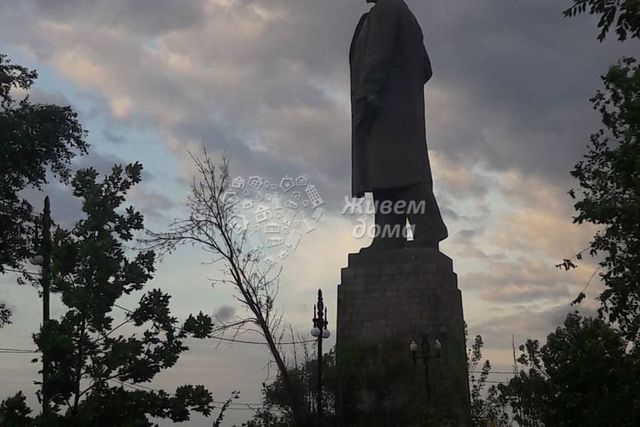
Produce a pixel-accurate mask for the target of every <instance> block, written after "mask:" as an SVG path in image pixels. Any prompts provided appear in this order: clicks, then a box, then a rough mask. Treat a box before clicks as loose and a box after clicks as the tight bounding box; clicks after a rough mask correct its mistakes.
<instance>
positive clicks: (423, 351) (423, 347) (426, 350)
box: [409, 334, 442, 403]
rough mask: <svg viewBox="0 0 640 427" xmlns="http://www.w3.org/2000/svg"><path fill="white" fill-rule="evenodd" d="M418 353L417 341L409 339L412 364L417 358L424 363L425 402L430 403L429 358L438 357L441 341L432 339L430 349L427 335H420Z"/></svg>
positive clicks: (414, 363)
mask: <svg viewBox="0 0 640 427" xmlns="http://www.w3.org/2000/svg"><path fill="white" fill-rule="evenodd" d="M419 349H420V353H418V343H416V342H415V340H414V341H411V344H409V351H410V352H411V357H412V359H413V366H415V365H416V360H417V359H422V362H423V363H424V377H425V386H426V388H427V403H431V383H430V381H429V359H431V358H434V357H435V358H439V357H440V351H441V350H442V343H441V342H440V340H439V339H437V338H436V339H435V340H433V349H434V350H435V352H433V351H432V349H431V341H430V340H429V335H427V334H425V335H423V336H422V342H421V343H420V348H419Z"/></svg>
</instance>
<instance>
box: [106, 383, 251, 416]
mask: <svg viewBox="0 0 640 427" xmlns="http://www.w3.org/2000/svg"><path fill="white" fill-rule="evenodd" d="M109 381H115V382H117V383H119V384H122V385H123V386H125V387H129V388H131V389H134V390H145V391H153V392H155V393H158V392H160V390H158V389H155V388H152V387H148V386H145V385H142V384H132V383H128V382H125V381H121V380H118V379H113V378H112V379H111V380H109ZM169 394H172V393H169ZM211 403H215V404H218V405H224V404H226V403H227V402H223V401H218V400H213V401H212V402H211ZM229 405H236V406H240V407H231V406H229V407H228V408H227V409H231V410H243V409H244V410H247V409H250V410H252V411H255V410H257V409H259V408H262V403H250V402H230V403H229ZM254 406H255V408H254Z"/></svg>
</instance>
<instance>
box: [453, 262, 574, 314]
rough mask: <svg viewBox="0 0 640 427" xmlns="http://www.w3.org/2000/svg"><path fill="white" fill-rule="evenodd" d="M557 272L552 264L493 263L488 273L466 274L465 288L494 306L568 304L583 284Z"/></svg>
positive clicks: (562, 272) (464, 277) (571, 276)
mask: <svg viewBox="0 0 640 427" xmlns="http://www.w3.org/2000/svg"><path fill="white" fill-rule="evenodd" d="M583 276H584V275H583V274H582V272H580V277H577V276H575V275H571V274H569V273H567V272H564V271H560V270H559V269H558V268H556V267H555V266H554V264H553V263H552V262H549V261H548V260H546V259H543V258H540V257H537V256H535V255H531V256H530V257H529V258H517V259H505V260H502V261H498V260H495V261H494V262H492V263H491V268H490V270H487V271H476V272H472V273H468V274H465V275H464V276H463V279H462V281H463V283H465V287H466V288H467V289H470V290H474V291H475V292H477V293H478V295H479V296H480V298H481V299H483V300H485V301H491V302H494V303H520V304H522V303H525V302H532V301H538V302H544V301H547V302H548V301H558V300H566V301H567V302H570V301H571V300H572V299H573V298H574V297H575V296H577V294H578V292H579V288H580V287H581V286H584V283H586V280H584V277H583Z"/></svg>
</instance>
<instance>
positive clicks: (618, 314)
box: [565, 58, 640, 340]
mask: <svg viewBox="0 0 640 427" xmlns="http://www.w3.org/2000/svg"><path fill="white" fill-rule="evenodd" d="M604 85H605V90H604V91H599V92H598V93H597V94H596V96H595V97H594V98H593V99H592V101H593V103H594V108H595V109H596V110H598V111H599V112H600V114H601V116H602V123H603V125H604V128H603V129H600V130H599V131H598V132H596V133H595V134H593V135H592V136H591V145H590V147H589V152H588V153H587V154H586V155H585V158H584V159H583V160H581V161H580V162H579V163H578V164H577V165H576V166H575V168H574V170H573V171H572V172H571V174H572V175H573V176H574V177H575V178H576V179H577V180H578V182H579V183H580V191H578V192H576V191H574V190H572V191H571V192H570V194H571V196H572V197H574V198H576V199H577V202H576V204H575V209H576V211H577V215H576V216H575V217H574V222H577V223H584V222H589V223H592V224H596V225H599V226H601V230H600V231H599V232H597V233H596V235H595V236H594V238H593V240H592V241H591V243H590V252H591V254H592V255H596V254H600V253H602V254H603V255H604V257H603V259H602V261H601V262H600V266H601V268H602V272H601V274H600V276H601V278H602V280H603V282H604V284H605V290H604V292H602V294H601V295H600V297H599V298H600V301H601V302H602V307H601V313H606V314H607V315H608V317H609V320H610V321H611V322H616V323H617V324H619V325H620V327H621V328H622V329H623V330H624V331H625V332H626V334H627V337H628V338H629V339H630V340H634V339H637V337H638V332H639V330H640V69H639V67H638V64H637V62H636V61H635V60H634V59H631V58H625V59H623V60H621V61H620V62H619V63H618V64H617V65H615V66H612V67H611V69H610V70H609V72H608V73H607V75H606V76H605V77H604ZM573 266H574V265H573V264H572V263H570V262H567V261H565V267H568V268H571V267H573ZM581 297H583V295H582V296H581Z"/></svg>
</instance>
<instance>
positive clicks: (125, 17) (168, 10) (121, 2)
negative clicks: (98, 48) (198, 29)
mask: <svg viewBox="0 0 640 427" xmlns="http://www.w3.org/2000/svg"><path fill="white" fill-rule="evenodd" d="M26 3H27V4H29V5H30V6H31V7H32V8H33V11H32V12H33V13H35V14H37V15H39V16H42V17H46V18H47V19H50V20H54V21H57V22H62V23H70V22H72V23H75V24H81V25H101V26H102V25H103V26H109V27H113V28H124V29H127V30H128V31H132V32H134V33H136V34H140V35H144V36H157V35H159V34H162V33H166V32H170V31H174V30H177V29H180V28H185V27H188V26H191V25H195V24H197V23H198V22H199V21H201V20H202V19H203V7H204V3H203V2H202V1H200V0H181V1H179V2H176V1H173V0H110V1H92V0H56V1H54V2H52V1H47V0H28V1H27V2H26Z"/></svg>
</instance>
